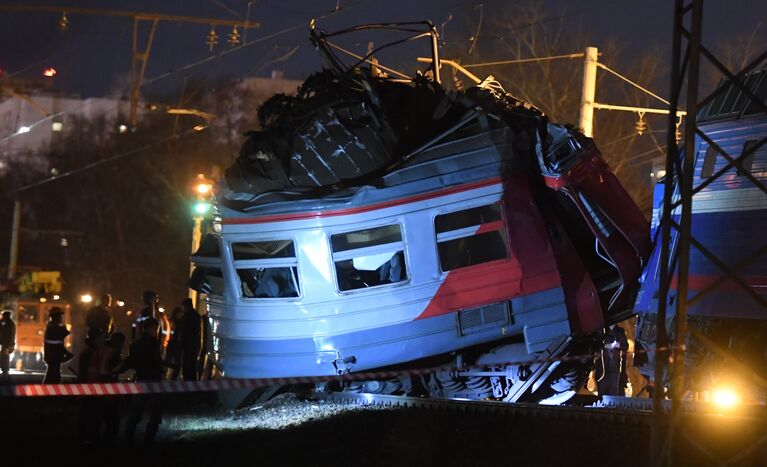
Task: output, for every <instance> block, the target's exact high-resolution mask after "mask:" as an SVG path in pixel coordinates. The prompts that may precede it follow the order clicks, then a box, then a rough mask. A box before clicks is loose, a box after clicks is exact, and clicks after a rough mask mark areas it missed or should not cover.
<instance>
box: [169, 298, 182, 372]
mask: <svg viewBox="0 0 767 467" xmlns="http://www.w3.org/2000/svg"><path fill="white" fill-rule="evenodd" d="M183 314H184V310H183V309H182V308H181V307H180V306H177V307H175V308H173V311H172V312H171V314H170V320H169V323H170V339H169V341H168V347H167V348H166V349H165V363H166V365H168V367H169V368H170V370H171V371H170V379H172V380H174V381H175V380H176V379H178V375H179V374H180V373H181V357H182V352H181V345H179V337H180V336H181V333H180V332H179V329H180V326H181V316H182V315H183Z"/></svg>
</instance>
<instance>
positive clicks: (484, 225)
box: [434, 203, 508, 271]
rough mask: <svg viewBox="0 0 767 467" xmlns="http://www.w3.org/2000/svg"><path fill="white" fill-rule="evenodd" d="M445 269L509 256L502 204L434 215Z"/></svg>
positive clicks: (442, 263) (441, 259)
mask: <svg viewBox="0 0 767 467" xmlns="http://www.w3.org/2000/svg"><path fill="white" fill-rule="evenodd" d="M434 228H435V231H436V234H437V250H438V252H439V263H440V267H441V268H442V271H451V270H453V269H458V268H463V267H467V266H473V265H476V264H482V263H487V262H489V261H495V260H499V259H503V258H506V257H507V256H508V252H507V249H506V231H505V229H504V225H503V221H502V217H501V206H500V204H498V203H496V204H491V205H487V206H481V207H477V208H471V209H466V210H463V211H457V212H451V213H449V214H441V215H439V216H437V217H436V218H435V219H434Z"/></svg>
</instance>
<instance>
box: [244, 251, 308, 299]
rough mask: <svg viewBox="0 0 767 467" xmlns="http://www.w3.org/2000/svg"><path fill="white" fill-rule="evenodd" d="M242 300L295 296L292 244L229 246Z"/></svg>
mask: <svg viewBox="0 0 767 467" xmlns="http://www.w3.org/2000/svg"><path fill="white" fill-rule="evenodd" d="M232 256H233V258H234V267H235V269H236V270H237V276H238V278H239V279H240V292H241V296H242V297H243V298H295V297H298V296H299V290H300V289H299V287H298V259H297V258H296V249H295V246H294V245H293V241H292V240H271V241H261V242H241V243H232Z"/></svg>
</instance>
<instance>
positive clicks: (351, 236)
mask: <svg viewBox="0 0 767 467" xmlns="http://www.w3.org/2000/svg"><path fill="white" fill-rule="evenodd" d="M330 243H331V246H332V249H333V263H334V264H335V270H336V278H337V279H338V289H339V290H340V291H342V292H343V291H348V290H357V289H365V288H368V287H376V286H379V285H386V284H396V283H399V282H404V281H406V280H407V279H408V270H407V266H406V264H405V252H404V250H405V247H404V243H403V242H402V232H401V229H400V226H399V224H394V225H388V226H385V227H376V228H373V229H366V230H357V231H354V232H347V233H342V234H336V235H332V236H331V237H330Z"/></svg>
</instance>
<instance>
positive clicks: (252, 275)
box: [237, 267, 298, 298]
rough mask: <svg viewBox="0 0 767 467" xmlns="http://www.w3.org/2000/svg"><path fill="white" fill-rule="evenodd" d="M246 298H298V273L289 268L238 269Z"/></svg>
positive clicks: (293, 268)
mask: <svg viewBox="0 0 767 467" xmlns="http://www.w3.org/2000/svg"><path fill="white" fill-rule="evenodd" d="M237 275H238V276H239V277H240V284H241V286H242V296H243V297H245V298H285V297H298V271H297V269H296V268H295V267H289V268H249V269H239V268H238V269H237Z"/></svg>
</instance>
